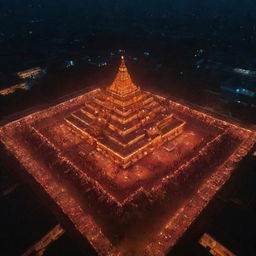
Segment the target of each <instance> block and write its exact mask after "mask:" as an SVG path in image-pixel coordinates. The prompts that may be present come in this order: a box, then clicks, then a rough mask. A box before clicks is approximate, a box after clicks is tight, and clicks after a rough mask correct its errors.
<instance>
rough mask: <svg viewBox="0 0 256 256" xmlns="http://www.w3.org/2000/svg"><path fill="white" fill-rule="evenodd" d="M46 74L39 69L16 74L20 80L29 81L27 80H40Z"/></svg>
mask: <svg viewBox="0 0 256 256" xmlns="http://www.w3.org/2000/svg"><path fill="white" fill-rule="evenodd" d="M45 73H46V70H45V69H43V68H40V67H35V68H30V69H26V70H24V71H20V72H17V75H18V77H20V78H22V79H29V78H32V79H34V78H40V77H41V76H42V75H44V74H45Z"/></svg>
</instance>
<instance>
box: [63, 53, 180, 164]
mask: <svg viewBox="0 0 256 256" xmlns="http://www.w3.org/2000/svg"><path fill="white" fill-rule="evenodd" d="M65 119H66V121H67V122H68V123H69V124H70V125H71V126H72V127H73V128H75V131H78V132H79V133H82V134H83V135H84V136H85V138H86V139H87V140H88V141H89V142H90V143H91V144H93V145H95V147H96V149H97V150H98V151H103V152H104V153H105V155H107V156H109V157H110V158H111V159H113V160H114V161H115V162H116V163H118V164H119V165H121V166H122V167H123V168H126V167H128V166H129V165H130V164H132V163H134V162H136V161H137V160H139V159H141V158H142V157H143V156H145V155H147V154H148V153H149V152H152V151H153V150H154V149H155V148H156V147H158V146H160V145H162V144H163V143H164V142H165V141H166V140H169V139H172V138H174V137H175V136H177V135H178V134H180V133H181V132H182V128H183V126H184V124H185V123H184V122H183V121H181V120H179V119H177V118H175V117H174V116H173V114H172V113H171V112H170V111H169V109H168V107H167V104H166V103H165V101H164V100H163V99H161V98H160V97H157V96H156V95H154V94H152V93H150V92H146V91H143V90H141V89H140V88H139V87H138V86H136V85H135V84H134V83H133V82H132V80H131V77H130V75H129V73H128V70H127V67H126V65H125V62H124V58H123V57H122V60H121V64H120V67H119V71H118V73H117V76H116V78H115V80H114V81H113V83H112V84H111V85H110V86H108V87H107V88H106V89H102V90H100V91H99V93H98V94H96V95H94V96H93V97H92V98H91V99H90V100H89V101H88V102H86V103H85V106H84V107H83V108H81V109H79V110H77V111H75V112H73V113H72V114H71V115H70V116H68V117H66V118H65Z"/></svg>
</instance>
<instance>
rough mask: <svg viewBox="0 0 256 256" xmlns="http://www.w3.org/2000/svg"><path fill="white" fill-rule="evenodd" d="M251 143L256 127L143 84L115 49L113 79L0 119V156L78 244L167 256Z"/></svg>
mask: <svg viewBox="0 0 256 256" xmlns="http://www.w3.org/2000/svg"><path fill="white" fill-rule="evenodd" d="M255 142H256V132H255V127H247V126H242V125H241V124H237V123H235V122H233V121H228V120H222V119H220V118H219V116H215V115H213V114H209V113H207V112H205V110H203V109H200V108H198V107H197V106H194V105H191V104H185V103H184V102H176V101H174V100H171V99H168V98H167V97H166V98H164V97H161V96H158V95H155V94H153V93H151V92H147V91H144V90H142V89H141V88H139V87H138V86H136V85H135V84H134V83H133V81H132V79H131V77H130V75H129V73H128V71H127V67H126V65H125V60H124V59H123V58H122V59H121V65H120V67H119V70H118V72H117V75H116V77H115V79H114V81H113V82H112V83H111V84H110V85H108V86H106V87H104V88H95V89H94V90H91V91H88V89H87V88H86V89H85V91H84V93H82V94H80V95H78V96H76V97H73V96H72V97H71V98H70V99H67V100H65V101H63V102H61V103H58V104H56V105H54V106H52V105H50V106H49V107H47V108H45V109H43V110H41V109H40V110H39V111H35V112H34V113H31V114H29V115H27V116H24V117H22V118H20V119H17V120H16V121H13V122H10V123H8V124H6V125H4V126H2V127H0V158H1V159H3V161H5V162H6V164H7V165H8V166H9V165H10V167H11V168H12V169H13V170H15V171H16V172H17V174H18V175H20V176H21V178H22V179H24V180H25V181H26V182H27V183H28V184H31V186H32V187H33V188H34V190H35V191H36V192H37V193H38V194H39V195H40V196H42V200H44V201H45V203H47V204H49V205H50V206H52V209H53V212H54V213H55V214H56V216H57V217H58V219H59V221H60V223H61V225H63V228H64V229H65V230H67V231H70V235H71V236H73V238H74V239H75V240H77V242H81V245H84V244H86V241H88V242H89V243H90V245H91V246H92V247H93V248H94V249H95V251H96V252H97V253H98V255H100V256H127V255H136V256H137V255H139V256H140V255H144V256H165V255H167V254H168V253H169V252H170V251H171V250H172V248H173V247H174V246H175V244H176V243H177V242H178V241H180V239H181V237H182V236H183V235H184V234H185V233H186V232H187V231H189V229H190V227H191V228H193V225H192V224H193V223H195V220H196V219H197V218H198V217H199V216H200V214H201V213H202V212H203V210H204V209H205V208H206V207H207V205H208V203H209V202H211V201H212V199H213V198H214V196H215V195H216V194H217V193H218V191H220V190H221V189H222V187H223V186H224V185H225V183H227V181H229V179H230V177H231V176H232V175H233V172H234V171H235V170H236V169H237V166H238V165H239V164H240V162H241V164H242V163H243V160H244V159H245V158H246V157H247V156H249V155H250V152H251V151H252V149H253V147H254V145H255ZM81 247H82V246H81ZM84 249H85V250H84V251H85V253H86V254H88V252H87V251H86V248H84ZM168 255H169V254H168Z"/></svg>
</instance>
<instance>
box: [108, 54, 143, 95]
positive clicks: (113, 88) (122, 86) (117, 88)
mask: <svg viewBox="0 0 256 256" xmlns="http://www.w3.org/2000/svg"><path fill="white" fill-rule="evenodd" d="M138 89H139V88H138V87H137V86H136V85H135V84H134V83H133V82H132V79H131V77H130V74H129V72H128V70H127V67H126V65H125V61H124V56H121V64H120V66H119V70H118V73H117V75H116V78H115V80H114V82H113V83H112V84H111V85H110V86H109V87H108V88H107V91H109V92H112V93H115V94H118V95H119V96H126V95H128V94H130V93H132V92H134V91H137V90H138Z"/></svg>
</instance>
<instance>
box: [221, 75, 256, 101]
mask: <svg viewBox="0 0 256 256" xmlns="http://www.w3.org/2000/svg"><path fill="white" fill-rule="evenodd" d="M255 84H256V77H252V76H244V75H234V76H232V77H231V78H230V79H228V80H226V81H225V82H224V83H222V84H221V86H220V90H221V93H222V95H223V96H224V97H226V98H227V99H228V100H230V101H233V102H236V103H238V104H243V105H247V106H252V105H256V87H255Z"/></svg>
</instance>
